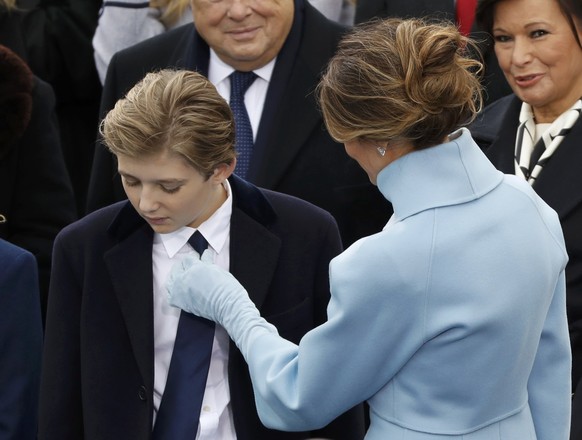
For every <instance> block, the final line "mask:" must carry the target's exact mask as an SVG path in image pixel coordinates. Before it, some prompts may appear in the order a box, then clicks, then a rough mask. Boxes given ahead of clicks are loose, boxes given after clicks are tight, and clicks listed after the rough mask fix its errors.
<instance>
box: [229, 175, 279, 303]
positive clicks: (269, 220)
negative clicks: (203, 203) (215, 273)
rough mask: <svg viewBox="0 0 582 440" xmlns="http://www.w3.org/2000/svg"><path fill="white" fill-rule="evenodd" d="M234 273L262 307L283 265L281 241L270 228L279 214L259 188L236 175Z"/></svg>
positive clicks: (232, 241) (233, 185) (232, 245)
mask: <svg viewBox="0 0 582 440" xmlns="http://www.w3.org/2000/svg"><path fill="white" fill-rule="evenodd" d="M230 183H231V188H232V192H233V211H232V217H231V221H230V272H231V273H232V274H233V275H234V276H235V277H236V279H237V280H238V281H239V282H240V283H241V284H242V285H243V286H244V287H245V289H246V290H247V291H248V293H249V297H250V298H251V300H252V301H253V302H254V303H255V305H256V306H257V308H259V309H260V308H261V305H262V304H263V302H264V300H265V298H266V296H267V293H268V291H269V286H270V285H271V281H272V279H273V276H274V274H275V269H276V268H277V265H278V264H279V253H280V248H281V240H280V238H279V237H278V236H276V235H275V234H273V233H272V232H271V231H270V229H269V227H270V226H271V225H272V224H273V221H274V220H275V218H276V216H275V213H274V211H273V208H272V207H271V205H270V204H269V202H268V201H267V199H265V197H264V195H263V194H262V193H261V192H260V191H259V189H258V188H256V187H254V186H252V185H250V184H248V183H246V182H244V181H243V180H241V179H239V178H237V177H236V176H232V177H231V178H230Z"/></svg>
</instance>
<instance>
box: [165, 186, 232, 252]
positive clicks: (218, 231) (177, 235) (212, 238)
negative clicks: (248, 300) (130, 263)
mask: <svg viewBox="0 0 582 440" xmlns="http://www.w3.org/2000/svg"><path fill="white" fill-rule="evenodd" d="M224 188H225V189H226V192H227V194H228V196H227V198H226V200H225V201H224V203H223V204H222V205H221V206H220V207H219V208H218V209H217V210H216V211H214V213H213V214H212V215H211V216H210V218H208V220H206V221H205V222H204V223H202V224H201V225H200V226H199V227H198V230H199V231H200V233H201V234H202V235H203V236H204V238H205V239H206V241H208V245H209V246H210V247H211V248H212V249H213V250H214V251H215V252H216V253H217V254H220V252H221V251H222V248H223V247H224V244H225V242H226V239H227V238H228V236H229V234H230V217H231V214H232V191H231V189H230V183H229V182H228V180H225V182H224ZM194 232H196V228H191V227H190V226H183V227H181V228H179V229H177V230H175V231H173V232H169V233H167V234H159V233H157V232H156V233H155V234H154V243H160V242H161V243H162V244H163V245H164V249H165V250H166V252H167V253H168V257H170V258H173V257H174V256H175V255H176V254H177V253H178V252H179V251H180V250H181V249H182V248H183V247H184V246H185V245H186V244H187V243H188V239H189V238H190V237H191V236H192V234H193V233H194Z"/></svg>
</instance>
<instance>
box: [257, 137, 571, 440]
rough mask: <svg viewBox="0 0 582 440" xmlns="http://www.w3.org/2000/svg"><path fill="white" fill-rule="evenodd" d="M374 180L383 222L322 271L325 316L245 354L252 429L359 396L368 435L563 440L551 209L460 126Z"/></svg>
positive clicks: (563, 350)
mask: <svg viewBox="0 0 582 440" xmlns="http://www.w3.org/2000/svg"><path fill="white" fill-rule="evenodd" d="M378 186H379V188H380V190H381V191H382V193H383V194H384V195H385V197H386V198H387V199H388V200H390V201H391V202H392V203H393V205H394V210H395V213H394V216H393V217H392V218H391V219H390V221H389V222H388V224H387V225H386V227H385V228H384V230H383V231H382V232H380V233H378V234H375V235H372V236H370V237H366V238H363V239H361V240H359V241H357V242H356V243H354V244H353V245H352V246H351V247H350V248H349V249H347V250H346V251H345V252H344V253H343V254H341V255H340V256H338V257H336V258H335V259H334V260H333V261H332V263H331V266H330V277H331V286H332V299H331V301H330V304H329V308H328V316H329V320H328V322H327V323H325V324H323V325H321V326H320V327H318V328H316V329H314V330H312V331H311V332H309V333H308V334H307V335H305V336H304V338H303V339H302V340H301V343H300V344H299V346H296V345H294V344H291V343H289V342H287V341H285V340H283V339H281V338H279V337H278V336H276V335H274V334H270V333H265V334H263V335H261V336H260V337H258V338H256V340H255V341H253V343H252V345H251V346H250V349H249V353H248V356H247V360H248V361H249V365H250V370H251V375H252V379H253V385H254V388H255V394H256V401H257V407H258V410H259V414H260V416H261V419H262V421H263V422H264V423H265V424H266V425H267V426H270V427H276V428H277V429H282V430H298V429H305V428H306V427H316V426H323V425H325V424H326V423H328V422H329V421H330V420H332V419H333V418H334V417H336V416H337V415H338V414H341V413H342V412H344V411H346V410H347V409H348V408H350V407H351V406H353V405H355V404H356V403H358V402H361V401H363V400H367V401H368V402H369V404H370V419H371V425H370V429H369V431H368V433H367V436H366V439H367V440H404V439H406V440H436V439H445V438H446V439H447V440H448V439H459V440H460V439H463V440H498V439H499V440H535V439H537V440H566V439H567V438H568V431H569V418H570V362H571V359H570V351H569V340H568V330H567V324H566V309H565V292H564V267H565V265H566V261H567V255H566V252H565V247H564V242H563V237H562V231H561V229H560V224H559V222H558V218H557V216H556V214H555V212H554V211H553V210H552V209H550V208H549V207H548V206H547V205H546V204H545V203H544V202H543V201H542V200H541V199H540V198H539V197H538V196H537V195H536V194H535V193H534V191H533V190H532V189H531V187H530V186H529V185H528V184H527V183H526V182H524V181H521V180H519V179H518V178H517V177H515V176H509V175H504V174H502V173H500V172H499V171H497V170H496V169H495V168H494V167H493V166H492V165H491V164H490V163H489V161H488V160H487V159H486V158H485V156H484V155H483V154H482V153H481V151H480V150H479V148H478V147H477V146H476V145H475V143H474V142H473V140H472V139H471V137H470V135H469V132H468V131H466V130H462V132H461V136H460V137H458V138H457V139H456V140H454V141H451V142H449V143H446V144H443V145H440V146H436V147H433V148H428V149H426V150H422V151H417V152H413V153H410V154H407V155H405V156H403V157H402V158H400V159H398V160H397V161H395V162H393V163H392V164H390V165H389V166H388V167H386V168H385V169H383V170H382V171H381V172H380V174H379V175H378ZM354 214H355V215H356V213H354Z"/></svg>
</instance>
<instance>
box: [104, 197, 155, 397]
mask: <svg viewBox="0 0 582 440" xmlns="http://www.w3.org/2000/svg"><path fill="white" fill-rule="evenodd" d="M132 210H133V208H131V206H130V205H129V203H127V205H126V206H125V207H124V209H122V211H121V212H120V214H119V216H118V218H117V219H116V220H115V222H114V227H113V228H114V229H115V230H116V234H117V235H119V236H120V237H121V239H120V241H119V243H118V244H117V245H116V246H114V247H112V248H111V249H110V250H109V251H108V252H107V253H106V254H105V256H104V258H105V263H106V265H107V268H108V270H109V274H110V276H111V282H112V284H113V289H114V291H115V294H116V296H117V299H118V301H119V307H120V310H121V313H122V315H123V318H124V320H125V324H126V327H127V332H128V335H129V339H130V342H131V346H132V349H133V353H134V356H135V359H136V362H137V364H138V367H139V370H140V372H141V374H142V378H143V380H144V383H145V384H149V385H150V386H152V385H153V378H154V371H153V365H154V364H153V356H154V345H153V334H154V330H153V273H152V243H153V231H152V229H151V228H150V227H149V226H148V225H146V224H145V223H143V221H141V222H140V221H139V220H138V218H139V216H137V214H135V212H133V213H132V212H131V211H132ZM128 220H129V221H128ZM139 223H141V224H139ZM138 224H139V226H137V225H138ZM118 226H119V227H118Z"/></svg>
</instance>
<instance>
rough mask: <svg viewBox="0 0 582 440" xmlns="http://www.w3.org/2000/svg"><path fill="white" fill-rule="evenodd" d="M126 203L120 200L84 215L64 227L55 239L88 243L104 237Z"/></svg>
mask: <svg viewBox="0 0 582 440" xmlns="http://www.w3.org/2000/svg"><path fill="white" fill-rule="evenodd" d="M127 203H128V202H127V200H122V201H120V202H117V203H113V204H112V205H108V206H105V207H103V208H101V209H98V210H96V211H93V212H91V213H89V214H87V215H85V216H84V217H82V218H80V219H79V220H77V221H75V222H73V223H71V224H69V225H67V226H65V227H64V228H63V229H62V230H61V231H60V232H59V234H58V236H57V239H58V240H59V241H63V240H73V241H74V240H79V239H81V240H83V241H85V242H89V241H90V240H91V238H93V237H97V236H105V234H106V233H107V230H108V229H109V227H110V226H111V224H112V223H113V221H114V220H115V218H116V217H117V216H118V215H119V213H120V211H121V210H122V209H123V208H124V207H125V205H126V204H127Z"/></svg>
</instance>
